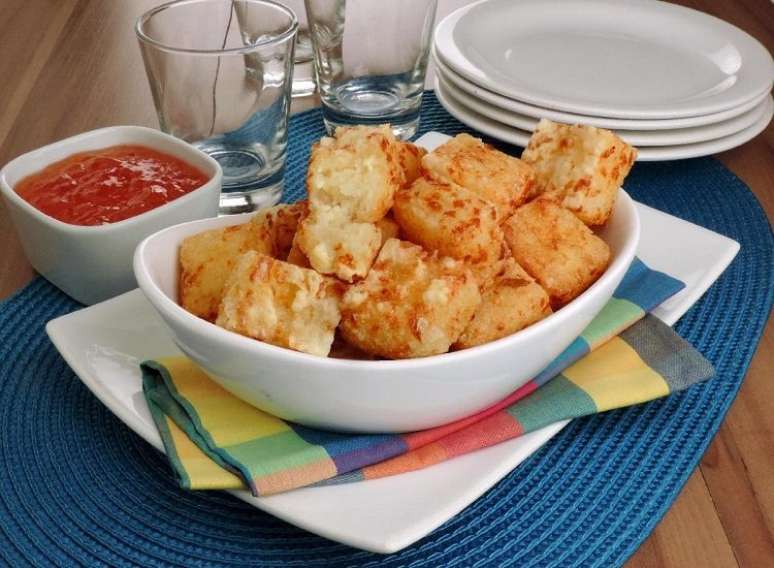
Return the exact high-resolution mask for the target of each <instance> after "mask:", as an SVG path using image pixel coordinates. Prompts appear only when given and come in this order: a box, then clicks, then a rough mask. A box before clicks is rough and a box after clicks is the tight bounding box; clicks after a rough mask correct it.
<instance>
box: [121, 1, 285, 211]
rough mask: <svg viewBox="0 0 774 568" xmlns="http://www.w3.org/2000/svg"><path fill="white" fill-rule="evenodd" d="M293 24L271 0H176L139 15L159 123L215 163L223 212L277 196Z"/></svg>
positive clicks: (263, 203)
mask: <svg viewBox="0 0 774 568" xmlns="http://www.w3.org/2000/svg"><path fill="white" fill-rule="evenodd" d="M297 28H298V23H297V21H296V17H295V15H294V14H293V12H292V11H291V10H289V9H288V8H286V7H285V6H282V5H281V4H278V3H276V2H272V1H270V0H179V1H176V2H170V3H168V4H163V5H161V6H158V7H157V8H154V9H152V10H150V11H149V12H146V13H145V14H143V15H142V16H140V18H139V19H138V20H137V26H136V32H137V37H138V38H139V42H140V49H141V51H142V57H143V61H144V63H145V71H146V73H147V75H148V81H149V83H150V88H151V92H152V94H153V101H154V103H155V106H156V112H157V114H158V117H159V124H160V126H161V129H162V130H163V131H164V132H168V133H169V134H172V135H174V136H177V137H178V138H182V139H183V140H186V141H187V142H190V143H191V144H193V145H194V146H196V147H198V148H200V149H201V150H203V151H204V152H206V153H208V154H209V155H210V156H212V157H213V158H214V159H216V160H217V161H218V162H219V163H220V165H221V166H222V168H223V193H222V194H221V200H220V205H221V207H220V210H221V213H240V212H245V211H252V210H254V209H257V208H260V207H264V206H269V205H274V204H275V203H277V202H278V201H279V199H280V197H281V196H282V181H283V176H284V170H285V157H286V148H287V137H288V133H287V122H288V112H289V110H290V90H291V76H292V66H293V49H294V44H295V36H296V31H297Z"/></svg>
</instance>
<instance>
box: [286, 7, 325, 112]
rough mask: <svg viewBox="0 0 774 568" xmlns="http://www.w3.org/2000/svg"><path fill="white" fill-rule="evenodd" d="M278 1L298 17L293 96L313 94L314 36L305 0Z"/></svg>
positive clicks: (314, 85)
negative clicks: (312, 36)
mask: <svg viewBox="0 0 774 568" xmlns="http://www.w3.org/2000/svg"><path fill="white" fill-rule="evenodd" d="M277 1H278V2H279V3H280V4H283V5H284V6H287V7H288V8H290V9H291V10H293V12H294V13H295V14H296V18H297V19H298V34H296V54H295V57H294V58H293V97H306V96H309V95H313V94H314V92H315V91H316V90H317V85H316V84H315V82H314V64H313V57H312V56H313V54H312V38H311V37H310V35H309V21H308V20H307V18H306V7H305V6H304V0H277Z"/></svg>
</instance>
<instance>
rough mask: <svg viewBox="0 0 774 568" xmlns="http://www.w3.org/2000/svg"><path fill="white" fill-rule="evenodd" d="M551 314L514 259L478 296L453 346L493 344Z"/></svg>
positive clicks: (507, 261) (536, 286)
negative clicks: (470, 317) (471, 314)
mask: <svg viewBox="0 0 774 568" xmlns="http://www.w3.org/2000/svg"><path fill="white" fill-rule="evenodd" d="M550 314H551V306H550V303H549V299H548V294H546V291H545V290H543V288H541V286H540V284H538V283H537V282H535V280H534V279H533V278H532V277H531V276H530V275H529V274H527V273H526V272H525V271H524V269H523V268H522V267H521V266H519V264H518V263H517V262H516V261H515V260H514V259H513V258H510V257H509V258H507V259H505V260H503V261H501V262H500V263H499V270H498V272H497V274H496V275H495V276H494V279H493V280H492V281H491V282H490V283H489V285H488V286H487V288H486V289H485V290H484V293H483V294H482V296H481V305H480V306H479V307H478V309H477V310H476V313H475V314H474V315H473V319H472V320H471V321H470V323H469V324H468V327H466V328H465V331H463V332H462V335H461V336H460V338H459V339H458V340H457V342H456V343H455V344H454V348H455V349H467V348H468V347H475V346H476V345H483V344H484V343H489V342H490V341H495V340H496V339H500V338H502V337H505V336H507V335H511V334H512V333H516V332H517V331H519V330H520V329H524V328H525V327H527V326H529V325H532V324H533V323H535V322H537V321H540V320H541V319H543V318H545V317H546V316H548V315H550Z"/></svg>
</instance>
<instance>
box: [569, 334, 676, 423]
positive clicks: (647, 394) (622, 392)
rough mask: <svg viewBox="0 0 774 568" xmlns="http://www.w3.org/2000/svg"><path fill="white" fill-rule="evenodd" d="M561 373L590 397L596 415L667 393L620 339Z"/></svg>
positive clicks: (660, 379) (662, 382)
mask: <svg viewBox="0 0 774 568" xmlns="http://www.w3.org/2000/svg"><path fill="white" fill-rule="evenodd" d="M562 374H563V375H564V376H565V377H566V378H567V379H569V380H570V381H572V382H573V383H574V384H575V385H576V386H577V387H578V388H580V389H582V390H583V391H585V392H586V394H588V395H589V396H590V397H591V398H592V400H593V401H594V404H596V405H597V411H598V412H602V411H604V410H610V409H612V408H620V407H622V406H629V405H632V404H637V403H639V402H645V401H648V400H653V399H654V398H659V397H662V396H666V395H668V394H669V385H668V384H667V383H666V381H665V380H664V378H663V377H662V376H661V375H659V374H658V373H657V372H655V371H654V370H653V369H651V368H650V367H648V365H647V364H646V363H645V361H643V360H642V358H640V356H639V355H638V354H637V351H635V350H634V348H633V347H631V346H630V345H629V344H628V343H626V342H625V341H624V340H623V339H621V338H620V337H615V338H613V339H611V340H610V341H609V342H608V343H606V344H605V345H603V346H602V347H600V348H599V349H597V350H595V351H592V352H591V353H589V354H588V355H586V356H585V357H584V358H583V359H581V360H580V361H578V362H577V363H575V364H574V365H572V366H570V367H568V368H567V369H565V370H564V371H563V372H562Z"/></svg>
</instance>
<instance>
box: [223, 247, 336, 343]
mask: <svg viewBox="0 0 774 568" xmlns="http://www.w3.org/2000/svg"><path fill="white" fill-rule="evenodd" d="M342 291H343V290H342V285H341V284H340V283H338V282H336V281H334V280H333V279H331V278H326V277H324V276H321V275H319V274H317V273H316V272H315V271H314V270H308V269H306V268H300V267H298V266H295V265H292V264H288V263H287V262H283V261H281V260H276V259H274V258H271V257H270V256H267V255H263V254H259V253H256V252H247V253H245V254H243V255H242V256H240V257H238V261H237V265H236V267H235V268H234V271H233V272H232V273H231V276H230V277H229V279H228V282H227V283H226V287H225V290H224V294H223V301H222V302H221V304H220V312H219V314H218V319H217V321H216V323H217V325H219V326H221V327H223V328H225V329H228V330H230V331H234V332H236V333H239V334H241V335H246V336H248V337H252V338H254V339H258V340H260V341H264V342H266V343H271V344H272V345H279V346H280V347H288V348H290V349H295V350H296V351H303V352H304V353H311V354H312V355H320V356H322V357H325V356H327V355H328V352H329V351H330V348H331V344H332V343H333V337H334V334H335V331H336V326H337V325H338V323H339V319H340V317H341V314H340V312H339V301H340V298H341V294H342Z"/></svg>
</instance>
